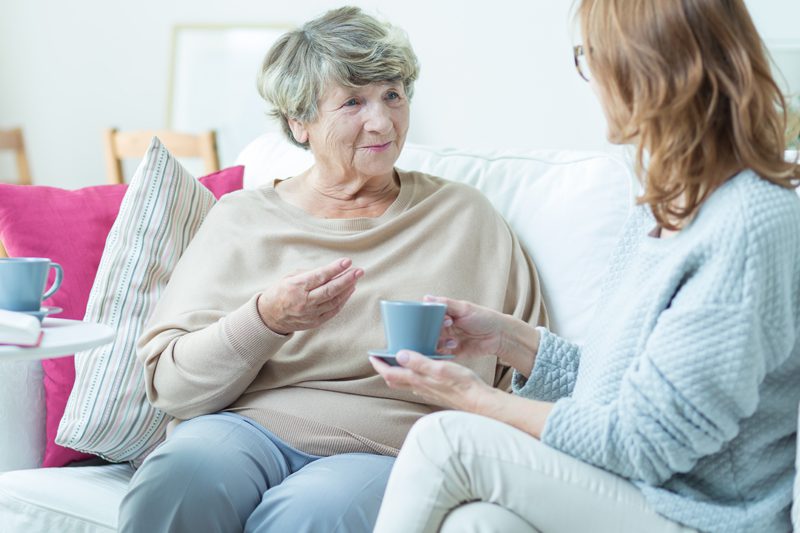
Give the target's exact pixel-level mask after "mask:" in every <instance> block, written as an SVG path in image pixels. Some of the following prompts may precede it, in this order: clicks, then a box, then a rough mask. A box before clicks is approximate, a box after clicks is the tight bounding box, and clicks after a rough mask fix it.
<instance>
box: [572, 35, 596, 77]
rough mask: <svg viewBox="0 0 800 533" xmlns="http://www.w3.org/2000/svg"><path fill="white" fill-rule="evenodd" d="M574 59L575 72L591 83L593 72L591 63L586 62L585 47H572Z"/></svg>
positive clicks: (580, 45) (579, 45)
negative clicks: (590, 67) (590, 66)
mask: <svg viewBox="0 0 800 533" xmlns="http://www.w3.org/2000/svg"><path fill="white" fill-rule="evenodd" d="M572 57H573V59H574V60H575V70H577V71H578V75H579V76H580V77H581V78H583V79H584V81H589V80H590V79H591V74H592V71H591V70H590V69H589V63H588V62H587V61H586V53H585V52H584V51H583V45H582V44H578V45H575V46H573V47H572Z"/></svg>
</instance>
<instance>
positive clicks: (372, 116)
mask: <svg viewBox="0 0 800 533" xmlns="http://www.w3.org/2000/svg"><path fill="white" fill-rule="evenodd" d="M364 129H366V130H368V131H374V132H377V133H388V132H389V131H391V129H392V117H391V111H390V110H389V109H388V108H387V107H386V106H385V105H380V104H379V105H372V106H369V107H368V108H367V119H366V121H365V122H364Z"/></svg>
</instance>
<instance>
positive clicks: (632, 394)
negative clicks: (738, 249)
mask: <svg viewBox="0 0 800 533" xmlns="http://www.w3.org/2000/svg"><path fill="white" fill-rule="evenodd" d="M754 322H756V321H754V317H753V316H752V314H751V313H750V312H748V310H747V309H746V308H742V307H741V306H733V305H721V306H716V307H712V306H702V307H698V308H694V309H681V308H672V309H669V310H667V311H665V312H664V313H663V314H662V316H661V317H660V319H659V323H658V326H657V328H656V330H655V331H654V332H653V334H652V336H651V338H650V340H649V342H648V345H647V349H646V353H645V354H644V357H642V358H641V361H640V364H638V365H632V366H631V368H629V369H628V372H627V373H626V375H625V377H624V379H623V383H622V386H621V390H620V393H619V396H618V398H617V399H615V401H613V402H611V403H608V404H601V403H596V402H591V401H579V400H575V399H572V398H563V399H561V400H559V401H558V402H556V404H555V406H554V408H553V410H552V411H551V413H550V416H549V418H548V420H547V423H546V425H545V428H544V432H543V434H542V441H543V442H545V443H546V444H548V445H550V446H552V447H554V448H556V449H559V450H561V451H563V452H565V453H567V454H569V455H572V456H573V457H577V458H578V459H581V460H583V461H586V462H588V463H591V464H595V465H598V466H602V467H603V468H605V469H607V470H610V471H612V472H614V473H617V474H619V475H622V476H624V477H626V478H629V479H635V480H641V481H644V482H646V483H648V484H651V485H657V484H660V483H662V482H664V481H666V480H667V479H669V478H670V477H671V476H672V475H673V474H674V473H676V472H688V471H689V470H691V468H692V466H694V464H695V463H696V462H697V460H698V459H699V458H701V457H703V456H705V455H709V454H712V453H715V452H717V451H719V450H720V449H721V448H722V446H723V445H724V443H725V442H727V441H728V440H730V439H731V438H733V437H734V436H735V435H736V434H737V432H738V422H739V420H740V419H741V418H743V417H745V416H748V415H749V414H751V413H752V412H753V411H754V410H755V408H756V405H757V403H758V386H759V383H760V382H761V380H762V379H763V377H764V368H763V359H762V358H761V357H758V355H757V354H759V353H761V352H762V350H763V348H764V346H763V343H764V342H765V339H764V338H763V336H762V333H763V331H760V330H759V329H758V328H756V327H754Z"/></svg>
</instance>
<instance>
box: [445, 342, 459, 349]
mask: <svg viewBox="0 0 800 533" xmlns="http://www.w3.org/2000/svg"><path fill="white" fill-rule="evenodd" d="M457 344H458V343H456V341H454V340H453V339H450V340H448V341H447V342H446V343H444V345H445V347H447V348H448V349H450V350H452V349H453V348H455V347H456V345H457Z"/></svg>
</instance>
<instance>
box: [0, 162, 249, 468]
mask: <svg viewBox="0 0 800 533" xmlns="http://www.w3.org/2000/svg"><path fill="white" fill-rule="evenodd" d="M243 176H244V167H242V166H236V167H230V168H226V169H224V170H220V171H219V172H215V173H213V174H209V175H208V176H205V177H202V178H200V182H201V183H202V184H203V185H205V186H206V188H208V190H210V191H211V192H212V193H213V194H214V196H215V197H216V198H219V197H220V196H222V195H223V194H225V193H228V192H231V191H236V190H239V189H241V188H242V179H243ZM126 190H127V185H99V186H95V187H86V188H84V189H78V190H74V191H69V190H65V189H58V188H55V187H44V186H29V185H6V184H0V243H2V244H3V246H4V247H5V249H6V251H7V253H8V255H9V256H10V257H48V258H50V259H51V260H53V261H55V262H56V263H60V264H61V266H62V267H63V269H64V281H63V283H62V284H61V288H60V289H59V290H58V292H56V293H55V294H54V295H53V296H52V297H51V298H49V299H47V300H45V301H44V302H43V305H49V306H57V307H61V308H63V309H64V312H63V313H61V314H59V315H55V316H57V317H58V318H71V319H75V320H82V319H83V315H84V313H85V312H86V303H87V300H88V298H89V292H90V291H91V289H92V284H93V283H94V277H95V274H96V273H97V266H98V265H99V264H100V257H101V256H102V254H103V249H104V247H105V244H106V237H107V236H108V232H109V230H110V229H111V225H112V224H113V223H114V219H116V217H117V212H118V211H119V206H120V204H121V202H122V197H123V196H124V195H125V191H126ZM50 281H52V279H50V280H49V281H48V284H49V283H50ZM42 368H43V370H44V390H45V404H46V409H47V416H46V436H47V437H46V443H45V452H44V460H43V462H42V466H43V467H53V466H64V465H66V464H68V463H70V462H73V461H79V460H82V459H87V458H90V457H92V456H91V455H87V454H84V453H81V452H77V451H75V450H72V449H69V448H64V447H61V446H59V445H57V444H55V442H54V439H55V436H56V432H57V431H58V424H59V422H60V420H61V417H62V416H63V415H64V408H65V407H66V404H67V398H69V394H70V392H71V391H72V385H73V383H74V382H75V365H74V362H73V357H72V356H71V355H70V356H68V357H61V358H57V359H45V360H43V361H42Z"/></svg>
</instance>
